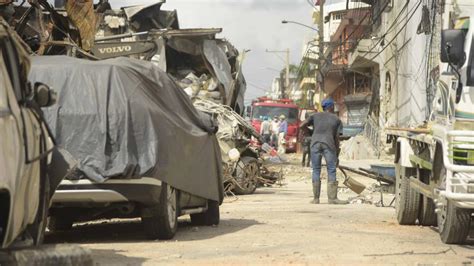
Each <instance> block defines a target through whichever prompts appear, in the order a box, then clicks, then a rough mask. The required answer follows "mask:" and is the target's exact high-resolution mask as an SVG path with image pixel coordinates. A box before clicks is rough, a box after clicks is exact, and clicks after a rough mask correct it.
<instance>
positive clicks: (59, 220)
mask: <svg viewBox="0 0 474 266" xmlns="http://www.w3.org/2000/svg"><path fill="white" fill-rule="evenodd" d="M60 216H61V217H60ZM73 224H74V220H73V219H72V218H71V217H68V216H66V215H54V216H51V217H49V222H48V229H49V230H50V231H52V232H60V231H69V230H71V229H72V225H73Z"/></svg>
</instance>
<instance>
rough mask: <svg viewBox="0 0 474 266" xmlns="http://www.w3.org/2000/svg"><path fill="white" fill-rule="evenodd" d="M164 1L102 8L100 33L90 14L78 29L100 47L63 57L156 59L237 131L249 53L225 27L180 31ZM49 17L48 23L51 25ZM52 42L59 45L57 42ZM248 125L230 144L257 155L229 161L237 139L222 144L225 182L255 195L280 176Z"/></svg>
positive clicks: (98, 16) (98, 13)
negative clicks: (263, 159) (225, 34)
mask: <svg viewBox="0 0 474 266" xmlns="http://www.w3.org/2000/svg"><path fill="white" fill-rule="evenodd" d="M164 2H165V1H160V2H158V3H155V4H152V5H149V6H133V7H123V8H121V9H120V10H112V9H110V8H109V9H105V10H100V11H99V8H97V9H96V18H95V19H96V20H97V29H92V28H91V27H89V26H88V24H87V21H88V20H90V19H91V18H87V16H86V18H85V19H84V20H83V21H81V22H82V23H83V24H82V25H84V26H83V27H82V28H81V27H79V26H78V29H77V31H79V32H82V33H83V34H82V35H84V34H85V33H84V32H86V33H87V36H90V32H91V31H92V30H93V32H94V33H95V42H94V44H93V45H92V46H91V47H87V48H88V49H89V50H88V55H87V56H84V55H82V54H80V53H78V52H77V51H79V49H78V48H74V47H73V46H70V47H69V49H68V50H67V51H66V52H64V53H63V54H67V55H74V54H75V55H76V56H78V57H87V58H92V59H102V60H105V59H110V58H117V57H129V58H136V59H140V60H145V61H150V62H152V63H153V64H155V65H157V66H158V67H159V68H160V69H162V70H164V71H166V72H167V73H168V74H170V76H171V77H172V78H173V80H174V81H175V82H176V83H177V84H178V85H179V86H180V87H181V88H182V89H183V90H184V91H185V92H186V94H187V95H188V96H189V97H190V98H191V99H196V98H200V99H207V100H209V101H211V102H212V103H214V104H216V105H219V106H220V107H219V108H221V109H222V108H223V109H225V110H227V109H230V110H231V111H233V112H234V113H233V114H232V115H230V116H227V117H233V118H232V119H231V120H225V119H224V120H222V119H221V120H220V121H221V123H220V124H219V128H231V127H233V126H234V125H233V124H232V123H234V122H235V121H237V120H238V119H237V118H236V117H234V116H239V115H241V114H242V113H243V111H244V94H245V90H246V83H245V79H244V76H243V73H242V61H243V59H244V58H243V55H244V54H239V52H238V51H237V49H236V48H235V47H233V46H232V44H231V43H229V42H228V41H226V40H225V39H218V38H216V34H218V33H220V32H221V31H222V29H213V28H211V29H180V28H179V21H178V16H177V12H176V11H165V10H162V8H161V7H162V4H163V3H164ZM60 7H61V6H60ZM91 8H92V6H91V7H90V8H89V10H92V9H91ZM69 11H71V10H69ZM55 12H56V11H55ZM86 13H87V14H89V12H86ZM51 14H53V13H51ZM44 16H45V15H44ZM59 16H61V15H60V14H59V13H58V15H56V17H59ZM48 19H49V18H48V17H47V16H45V17H44V18H43V20H44V21H43V22H42V23H44V24H47V23H48ZM56 20H58V19H56ZM70 20H71V24H73V25H80V23H79V22H74V17H71V18H70ZM36 21H37V20H36ZM52 21H54V19H53V20H52ZM31 23H33V22H31ZM35 23H41V22H35ZM82 35H81V36H82ZM49 43H50V44H52V45H53V44H54V45H56V44H57V42H51V41H50V42H49ZM82 43H83V42H82ZM53 47H54V46H53ZM83 47H85V46H83ZM84 49H86V48H84ZM201 107H202V106H201ZM229 107H230V108H229ZM202 111H203V112H206V113H210V114H213V115H214V116H217V115H216V114H214V113H213V111H212V110H211V111H210V110H207V109H206V108H204V110H202ZM239 119H241V117H239ZM241 120H242V121H243V119H241ZM244 122H245V121H244ZM225 123H230V124H225ZM246 126H248V125H247V124H242V123H240V128H241V129H245V130H243V131H242V132H245V133H244V134H238V135H239V136H236V137H235V138H234V139H232V141H233V142H234V143H231V144H230V146H231V147H232V148H237V149H238V150H239V151H240V153H242V152H244V151H247V152H246V154H247V155H251V156H243V157H242V158H241V159H239V160H237V161H236V162H232V163H229V162H227V160H228V158H227V154H228V151H229V149H228V147H227V145H224V143H225V142H227V143H228V144H229V142H230V141H231V140H229V139H226V140H224V141H222V140H221V139H220V141H219V143H220V144H221V145H223V146H221V150H222V151H223V160H224V161H226V163H225V165H224V172H225V173H227V174H226V175H225V176H227V177H228V178H224V179H225V180H226V182H225V186H226V188H227V190H226V191H231V190H232V191H234V192H236V193H238V194H251V193H253V191H255V188H256V186H257V184H258V182H257V179H259V178H260V180H261V181H262V180H263V179H261V177H262V175H261V174H260V173H259V172H262V173H265V175H264V176H265V177H269V176H270V177H271V178H270V179H268V178H267V180H264V181H265V182H264V183H265V184H269V182H270V183H271V182H274V180H273V179H274V178H273V176H274V175H272V173H270V175H269V173H268V171H267V170H265V168H262V167H261V163H260V160H259V158H260V157H259V151H258V149H257V148H255V147H251V145H250V144H249V142H248V140H250V139H251V137H252V136H253V137H255V138H259V136H258V135H259V134H258V133H257V132H255V131H254V130H249V128H246ZM250 132H251V133H250ZM244 135H245V137H244V138H242V137H241V136H244ZM232 148H231V149H232ZM236 165H238V166H239V167H237V166H236ZM248 171H250V173H249V172H248ZM231 181H232V182H231ZM260 183H262V182H260Z"/></svg>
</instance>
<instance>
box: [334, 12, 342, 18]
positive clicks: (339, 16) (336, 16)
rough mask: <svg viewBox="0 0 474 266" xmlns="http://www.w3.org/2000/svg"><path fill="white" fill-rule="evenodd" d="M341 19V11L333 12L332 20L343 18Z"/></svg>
mask: <svg viewBox="0 0 474 266" xmlns="http://www.w3.org/2000/svg"><path fill="white" fill-rule="evenodd" d="M341 19H342V14H341V13H337V14H332V20H341Z"/></svg>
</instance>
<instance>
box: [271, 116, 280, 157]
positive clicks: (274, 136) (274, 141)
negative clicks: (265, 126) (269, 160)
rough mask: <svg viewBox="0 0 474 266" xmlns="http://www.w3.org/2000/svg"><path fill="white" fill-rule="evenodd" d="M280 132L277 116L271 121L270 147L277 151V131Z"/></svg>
mask: <svg viewBox="0 0 474 266" xmlns="http://www.w3.org/2000/svg"><path fill="white" fill-rule="evenodd" d="M279 130H280V120H279V119H278V116H274V117H273V121H272V144H271V145H272V147H273V148H275V149H278V131H279Z"/></svg>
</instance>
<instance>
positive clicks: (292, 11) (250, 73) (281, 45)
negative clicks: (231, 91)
mask: <svg viewBox="0 0 474 266" xmlns="http://www.w3.org/2000/svg"><path fill="white" fill-rule="evenodd" d="M109 1H110V2H111V3H112V4H113V5H114V8H115V7H121V6H126V5H133V4H150V3H153V2H155V1H152V0H133V1H130V0H127V1H125V0H109ZM309 1H311V0H309ZM162 9H164V10H172V9H176V10H178V16H179V21H180V26H181V28H199V27H217V28H223V32H222V34H220V35H219V37H221V38H226V39H228V40H230V41H231V42H232V43H233V44H234V45H235V47H237V49H239V50H240V51H242V50H243V49H251V50H252V51H251V52H250V53H248V57H247V59H246V61H245V62H244V74H245V78H246V79H247V82H248V90H247V94H246V100H247V101H248V100H250V99H252V98H255V97H257V96H261V95H264V94H265V92H264V91H263V90H262V88H263V89H269V88H270V86H271V81H272V79H273V78H274V77H275V76H276V75H278V73H277V71H276V70H277V69H282V68H283V67H284V62H283V61H282V60H281V59H279V58H278V57H277V56H276V55H275V54H269V53H266V52H265V49H269V50H284V49H286V48H290V51H291V53H290V58H291V60H290V61H291V63H292V64H299V61H300V60H301V55H302V49H303V44H304V41H305V40H308V39H309V38H311V36H312V35H314V34H315V33H314V31H312V30H310V29H307V28H304V27H300V26H297V25H292V24H281V20H283V19H286V20H294V21H298V22H301V23H304V24H309V25H312V19H311V15H312V8H311V6H310V5H309V4H308V1H307V0H167V2H166V4H164V5H163V7H162ZM281 57H282V58H284V57H285V56H284V54H281Z"/></svg>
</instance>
